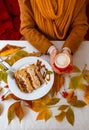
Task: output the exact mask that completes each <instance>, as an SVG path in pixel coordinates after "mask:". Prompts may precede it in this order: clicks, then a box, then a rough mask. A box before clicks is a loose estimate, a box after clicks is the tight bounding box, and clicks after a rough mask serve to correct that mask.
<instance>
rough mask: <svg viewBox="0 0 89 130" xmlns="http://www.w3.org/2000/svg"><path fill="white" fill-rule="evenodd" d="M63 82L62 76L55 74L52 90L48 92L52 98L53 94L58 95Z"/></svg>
mask: <svg viewBox="0 0 89 130" xmlns="http://www.w3.org/2000/svg"><path fill="white" fill-rule="evenodd" d="M64 82H65V79H64V76H63V75H59V74H57V73H55V78H54V84H53V88H52V89H51V91H50V94H51V95H52V96H54V94H55V93H58V92H59V91H60V88H61V87H62V86H63V84H64Z"/></svg>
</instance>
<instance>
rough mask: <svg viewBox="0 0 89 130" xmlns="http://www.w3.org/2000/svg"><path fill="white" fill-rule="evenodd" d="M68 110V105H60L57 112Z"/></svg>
mask: <svg viewBox="0 0 89 130" xmlns="http://www.w3.org/2000/svg"><path fill="white" fill-rule="evenodd" d="M67 108H68V105H61V106H60V107H59V108H58V110H65V109H67Z"/></svg>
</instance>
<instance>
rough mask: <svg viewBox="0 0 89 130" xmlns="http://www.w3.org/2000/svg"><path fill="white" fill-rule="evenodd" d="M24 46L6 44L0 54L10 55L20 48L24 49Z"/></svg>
mask: <svg viewBox="0 0 89 130" xmlns="http://www.w3.org/2000/svg"><path fill="white" fill-rule="evenodd" d="M22 48H24V47H20V46H14V45H9V44H7V45H6V46H4V47H3V48H2V49H1V50H0V56H7V55H10V54H12V53H14V52H16V51H18V50H20V49H22Z"/></svg>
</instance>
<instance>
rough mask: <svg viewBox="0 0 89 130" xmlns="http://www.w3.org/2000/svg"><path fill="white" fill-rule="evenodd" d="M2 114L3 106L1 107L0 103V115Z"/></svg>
mask: <svg viewBox="0 0 89 130" xmlns="http://www.w3.org/2000/svg"><path fill="white" fill-rule="evenodd" d="M2 112H3V106H2V104H1V103H0V115H1V114H2Z"/></svg>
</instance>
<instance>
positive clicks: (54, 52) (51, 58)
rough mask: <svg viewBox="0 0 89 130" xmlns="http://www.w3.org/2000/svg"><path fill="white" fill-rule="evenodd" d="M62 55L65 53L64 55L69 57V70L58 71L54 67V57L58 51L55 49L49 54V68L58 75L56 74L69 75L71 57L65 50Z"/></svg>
mask: <svg viewBox="0 0 89 130" xmlns="http://www.w3.org/2000/svg"><path fill="white" fill-rule="evenodd" d="M62 53H65V54H66V55H68V56H69V58H70V66H71V68H70V69H67V70H66V71H62V72H61V71H59V70H58V69H57V68H56V67H55V66H54V62H55V57H56V56H57V55H58V50H57V49H54V50H53V51H52V52H51V54H50V63H51V66H52V68H53V70H54V71H55V72H56V73H58V74H64V73H70V72H71V71H72V55H71V54H70V53H69V51H67V50H64V51H63V52H62Z"/></svg>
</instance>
